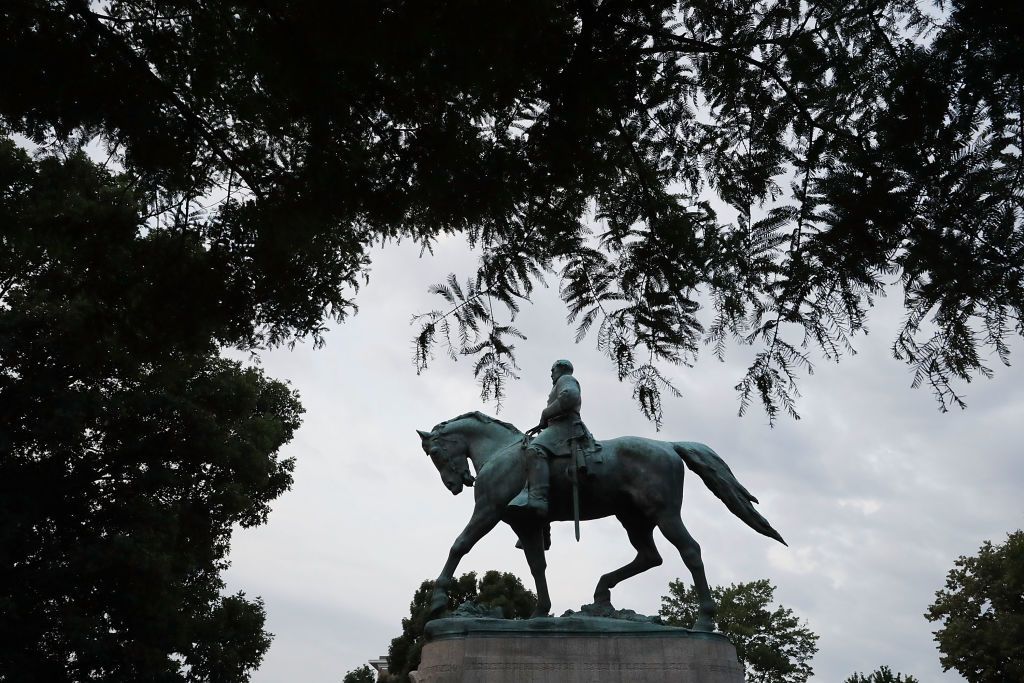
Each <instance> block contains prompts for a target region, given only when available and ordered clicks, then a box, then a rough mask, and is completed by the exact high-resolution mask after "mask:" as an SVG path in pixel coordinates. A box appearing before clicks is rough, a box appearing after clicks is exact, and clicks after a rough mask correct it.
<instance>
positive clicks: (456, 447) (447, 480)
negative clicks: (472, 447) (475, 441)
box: [416, 428, 476, 496]
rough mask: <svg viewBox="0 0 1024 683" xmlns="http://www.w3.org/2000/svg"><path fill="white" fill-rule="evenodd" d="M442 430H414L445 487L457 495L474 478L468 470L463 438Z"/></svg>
mask: <svg viewBox="0 0 1024 683" xmlns="http://www.w3.org/2000/svg"><path fill="white" fill-rule="evenodd" d="M443 432H444V429H443V428H441V429H435V430H434V431H431V432H422V431H420V430H418V429H417V430H416V433H417V434H419V435H420V439H421V440H422V446H423V451H424V452H425V453H426V454H427V455H429V456H430V459H431V461H433V463H434V467H436V468H437V471H438V472H439V473H440V474H441V481H442V482H443V483H444V485H445V488H447V489H448V490H449V491H451V492H452V495H456V496H457V495H459V494H460V493H462V487H463V486H472V485H473V483H474V482H475V481H476V480H475V479H473V475H472V474H471V473H470V471H469V450H468V447H467V446H466V441H465V439H463V438H461V437H459V436H456V435H453V434H445V433H443Z"/></svg>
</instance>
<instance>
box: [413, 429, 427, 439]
mask: <svg viewBox="0 0 1024 683" xmlns="http://www.w3.org/2000/svg"><path fill="white" fill-rule="evenodd" d="M416 433H417V434H419V435H420V438H421V439H423V440H424V441H426V440H427V439H429V438H430V432H421V431H420V430H418V429H417V430H416Z"/></svg>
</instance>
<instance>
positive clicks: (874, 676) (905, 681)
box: [843, 665, 920, 683]
mask: <svg viewBox="0 0 1024 683" xmlns="http://www.w3.org/2000/svg"><path fill="white" fill-rule="evenodd" d="M843 683H920V682H919V681H918V680H917V679H916V678H914V677H913V676H910V675H907V676H904V675H903V674H901V673H896V674H894V673H893V672H892V669H890V668H889V667H887V666H884V665H883V666H880V667H878V668H877V669H875V670H874V671H872V672H871V673H870V674H868V675H867V676H865V675H864V674H862V673H855V674H853V675H852V676H850V677H849V678H847V679H846V680H845V681H844V682H843Z"/></svg>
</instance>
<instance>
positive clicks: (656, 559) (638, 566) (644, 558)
mask: <svg viewBox="0 0 1024 683" xmlns="http://www.w3.org/2000/svg"><path fill="white" fill-rule="evenodd" d="M617 517H618V520H619V523H620V524H622V527H623V528H624V529H625V530H626V534H627V535H628V536H629V542H630V543H632V544H633V547H634V548H636V557H635V558H633V561H632V562H630V563H629V564H627V565H624V566H622V567H619V568H618V569H616V570H615V571H613V572H608V573H607V574H605V575H604V576H602V577H601V579H600V581H598V582H597V588H596V589H595V590H594V604H595V605H599V606H606V607H608V608H611V604H612V588H615V586H617V585H618V584H619V583H620V582H622V581H625V580H626V579H628V578H630V577H633V576H636V575H637V574H639V573H641V572H645V571H647V570H648V569H652V568H654V567H657V566H658V565H660V564H661V555H659V554H658V548H657V547H656V546H655V545H654V522H652V521H651V520H649V519H645V518H643V517H625V516H622V515H618V516H617Z"/></svg>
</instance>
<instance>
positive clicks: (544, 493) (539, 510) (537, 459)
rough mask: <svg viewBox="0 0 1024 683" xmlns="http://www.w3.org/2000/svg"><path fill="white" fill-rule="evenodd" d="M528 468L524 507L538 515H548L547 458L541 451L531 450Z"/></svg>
mask: <svg viewBox="0 0 1024 683" xmlns="http://www.w3.org/2000/svg"><path fill="white" fill-rule="evenodd" d="M530 456H531V457H530V469H529V471H528V472H527V476H528V484H529V489H530V493H529V498H528V500H527V503H526V507H527V508H528V509H530V510H531V511H532V512H534V513H535V514H536V515H537V516H538V517H547V516H548V486H549V483H548V469H549V467H548V459H547V458H546V457H545V456H544V454H543V453H539V452H537V451H535V450H531V453H530Z"/></svg>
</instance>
